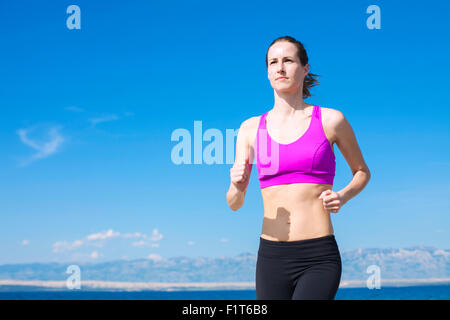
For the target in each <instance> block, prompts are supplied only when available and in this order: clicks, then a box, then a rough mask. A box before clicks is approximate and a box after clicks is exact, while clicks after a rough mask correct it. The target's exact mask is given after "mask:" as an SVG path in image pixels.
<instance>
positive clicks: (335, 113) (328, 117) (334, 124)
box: [320, 107, 348, 142]
mask: <svg viewBox="0 0 450 320" xmlns="http://www.w3.org/2000/svg"><path fill="white" fill-rule="evenodd" d="M320 110H321V114H322V125H323V128H324V131H325V134H326V135H327V136H328V137H330V138H331V141H333V142H336V141H337V139H338V137H339V136H340V135H342V133H341V132H342V128H345V127H346V125H347V123H348V122H347V120H346V119H345V116H344V114H343V113H342V111H340V110H338V109H333V108H325V107H321V108H320Z"/></svg>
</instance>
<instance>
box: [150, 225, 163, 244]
mask: <svg viewBox="0 0 450 320" xmlns="http://www.w3.org/2000/svg"><path fill="white" fill-rule="evenodd" d="M162 238H163V235H162V234H161V233H159V231H158V229H156V228H155V229H153V232H152V237H151V240H152V241H159V240H161V239H162Z"/></svg>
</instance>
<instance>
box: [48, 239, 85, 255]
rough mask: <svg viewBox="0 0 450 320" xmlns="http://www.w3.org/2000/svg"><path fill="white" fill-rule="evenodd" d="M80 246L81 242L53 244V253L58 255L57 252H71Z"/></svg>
mask: <svg viewBox="0 0 450 320" xmlns="http://www.w3.org/2000/svg"><path fill="white" fill-rule="evenodd" d="M82 245H83V241H82V240H75V241H74V242H72V243H69V242H67V241H57V242H55V243H54V244H53V252H54V253H59V252H65V251H71V250H74V249H76V248H78V247H81V246H82Z"/></svg>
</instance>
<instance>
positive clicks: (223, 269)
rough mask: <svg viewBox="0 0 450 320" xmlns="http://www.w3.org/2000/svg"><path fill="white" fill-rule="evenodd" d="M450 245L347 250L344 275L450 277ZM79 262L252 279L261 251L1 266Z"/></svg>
mask: <svg viewBox="0 0 450 320" xmlns="http://www.w3.org/2000/svg"><path fill="white" fill-rule="evenodd" d="M449 257H450V250H446V249H437V248H433V247H428V246H413V247H408V248H403V249H392V248H388V249H380V248H368V249H356V250H348V251H343V250H341V258H342V277H341V280H365V279H367V278H368V277H369V276H370V274H369V273H366V270H367V267H369V266H370V265H377V266H379V267H380V271H381V278H382V279H427V278H450V259H449ZM71 264H77V265H78V266H79V267H80V270H81V280H82V281H83V280H101V281H127V282H184V283H186V282H252V281H254V279H255V278H254V277H255V268H256V255H255V254H252V253H248V252H244V253H241V254H239V255H237V256H235V257H220V258H207V257H198V258H188V257H173V258H169V259H164V258H154V259H137V260H117V261H110V262H103V263H76V262H74V263H64V264H62V263H29V264H5V265H1V266H0V280H6V279H10V280H54V281H63V280H64V281H65V280H66V279H67V278H68V277H69V276H70V275H69V274H67V273H66V270H67V267H68V266H69V265H71Z"/></svg>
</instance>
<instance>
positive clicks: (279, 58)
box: [267, 41, 309, 93]
mask: <svg viewBox="0 0 450 320" xmlns="http://www.w3.org/2000/svg"><path fill="white" fill-rule="evenodd" d="M308 69H309V66H308V64H307V65H306V66H305V67H303V66H302V64H301V61H300V59H299V58H298V56H297V47H296V46H295V45H294V44H293V43H290V42H287V41H278V42H276V43H275V44H273V45H272V46H271V47H270V48H269V52H268V53H267V77H268V78H269V80H270V84H271V86H272V88H274V89H275V90H276V91H279V92H291V93H295V92H296V91H297V90H299V87H302V88H303V80H304V79H305V76H306V75H307V74H308Z"/></svg>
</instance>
